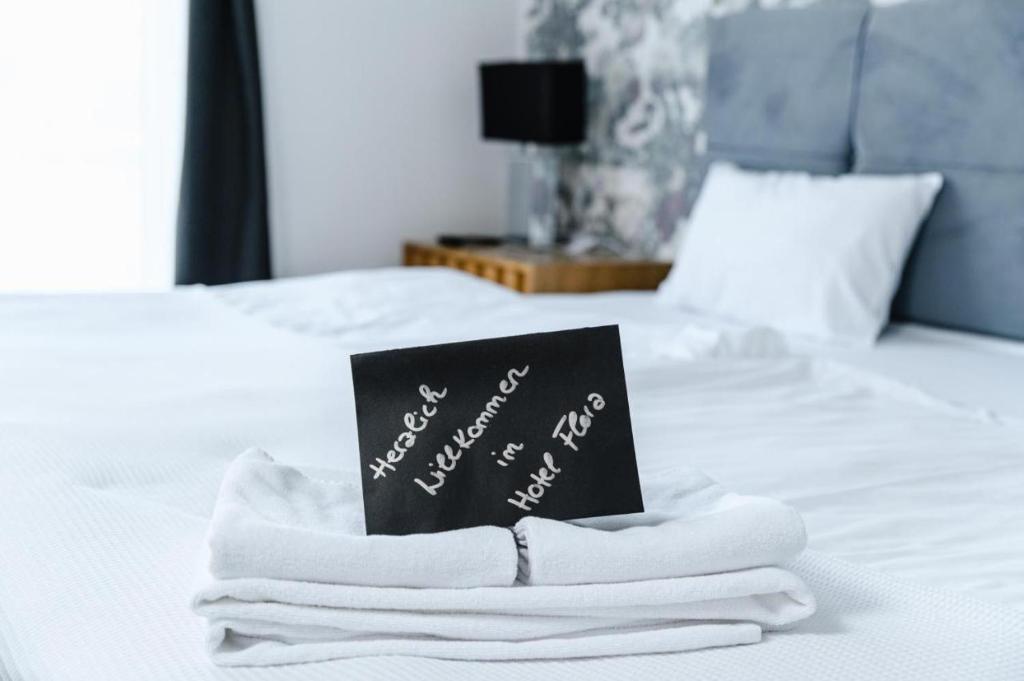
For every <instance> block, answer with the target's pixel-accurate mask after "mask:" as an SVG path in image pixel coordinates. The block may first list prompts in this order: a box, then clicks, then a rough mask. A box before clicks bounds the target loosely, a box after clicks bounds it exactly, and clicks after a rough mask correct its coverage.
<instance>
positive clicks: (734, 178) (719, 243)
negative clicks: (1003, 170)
mask: <svg viewBox="0 0 1024 681" xmlns="http://www.w3.org/2000/svg"><path fill="white" fill-rule="evenodd" d="M941 187H942V176H941V175H939V174H938V173H925V174H922V175H842V176H839V177H831V176H812V175H808V174H806V173H792V172H752V171H746V170H740V169H739V168H737V167H735V166H733V165H731V164H727V163H714V164H713V165H712V166H711V169H710V171H709V172H708V175H707V179H706V180H705V181H704V187H703V189H702V190H701V194H700V196H699V197H698V199H697V203H696V205H695V206H694V209H693V213H692V214H691V216H690V223H689V225H688V226H687V227H686V232H685V233H684V235H683V238H682V240H681V243H680V247H679V252H678V253H677V254H676V258H675V262H674V264H673V265H672V271H671V272H670V273H669V276H668V278H667V279H666V280H665V281H664V282H663V283H662V285H661V287H660V289H659V291H658V297H659V299H661V300H663V301H667V302H669V303H671V304H674V305H681V306H685V307H688V308H691V309H695V310H698V311H701V312H706V313H711V314H714V315H717V316H721V317H727V318H731V319H734V320H737V321H742V322H749V323H755V324H766V325H769V326H773V327H775V328H778V329H781V330H783V331H788V332H793V333H797V334H801V335H806V336H812V337H815V338H819V339H823V340H829V341H836V340H838V341H853V342H857V343H868V344H870V343H873V342H874V340H875V339H876V338H877V337H878V334H879V333H880V332H881V330H882V327H884V326H885V323H886V321H887V320H888V317H889V305H890V304H891V302H892V297H893V295H894V294H895V292H896V287H897V285H898V284H899V279H900V273H901V272H902V270H903V263H904V260H905V259H906V257H907V252H908V251H909V249H910V245H911V243H912V242H913V240H914V235H915V234H916V233H917V229H918V227H919V226H920V225H921V222H922V221H923V220H924V218H925V216H926V215H927V214H928V211H929V210H930V209H931V205H932V202H933V201H934V199H935V195H936V194H937V193H938V191H939V189H940V188H941Z"/></svg>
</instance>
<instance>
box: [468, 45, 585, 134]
mask: <svg viewBox="0 0 1024 681" xmlns="http://www.w3.org/2000/svg"><path fill="white" fill-rule="evenodd" d="M586 100H587V78H586V72H585V70H584V68H583V62H582V61H578V60H577V61H535V62H507V63H503V64H481V65H480V107H481V120H482V128H483V136H484V138H485V139H494V140H512V141H516V142H533V143H535V144H578V143H579V142H582V141H583V139H584V134H585V127H586V103H587V102H586Z"/></svg>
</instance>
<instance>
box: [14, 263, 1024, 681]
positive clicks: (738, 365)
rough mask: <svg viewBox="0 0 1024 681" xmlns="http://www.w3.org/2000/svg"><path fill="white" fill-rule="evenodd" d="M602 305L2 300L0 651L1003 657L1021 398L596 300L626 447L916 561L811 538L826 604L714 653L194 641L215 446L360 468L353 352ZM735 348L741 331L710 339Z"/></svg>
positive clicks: (720, 661) (831, 665)
mask: <svg viewBox="0 0 1024 681" xmlns="http://www.w3.org/2000/svg"><path fill="white" fill-rule="evenodd" d="M551 302H552V304H555V303H557V301H551ZM225 303H227V304H225ZM633 307H634V308H637V309H638V306H633ZM608 312H609V309H607V308H602V309H601V310H600V311H599V313H600V314H598V313H593V312H587V311H582V312H581V311H580V310H579V309H578V308H574V309H565V310H552V309H547V310H545V309H544V304H538V302H537V301H536V300H535V299H525V298H522V297H519V296H516V295H514V294H510V293H509V292H507V291H504V290H502V289H498V288H496V287H491V286H489V285H486V284H482V283H480V282H478V281H477V280H472V279H469V278H468V277H465V276H462V275H457V274H455V273H447V272H434V271H431V270H417V271H381V272H372V273H365V272H363V273H345V274H340V275H331V276H324V277H314V278H307V279H302V280H295V281H289V282H278V283H270V284H253V285H244V286H238V287H230V288H227V289H220V290H216V291H205V290H202V289H188V290H181V291H177V292H174V293H171V294H153V295H118V296H80V297H60V296H58V297H43V298H17V297H15V298H7V299H2V300H0V456H2V461H3V464H4V466H3V468H2V469H0V500H2V507H0V638H2V639H3V641H4V642H5V646H6V648H7V652H8V654H7V655H5V656H4V657H3V660H4V664H6V665H7V667H8V668H9V671H10V672H11V673H12V675H15V674H16V675H20V676H23V677H25V678H40V679H49V678H54V679H57V678H59V679H90V680H92V679H100V678H147V679H163V678H168V679H170V678H233V677H237V678H249V677H250V676H251V677H253V678H255V677H261V678H271V677H273V678H275V679H277V678H280V679H294V678H342V677H346V678H349V677H354V676H356V675H371V676H375V677H384V678H393V677H399V676H402V675H415V676H419V677H421V678H434V677H437V678H441V677H444V678H447V677H450V676H452V675H460V676H465V677H467V678H468V677H478V676H480V675H486V676H489V677H492V678H505V677H508V678H511V677H513V676H515V677H517V678H521V677H522V676H523V675H524V674H529V675H531V676H537V677H538V678H541V677H544V678H557V677H568V676H576V675H587V676H591V677H594V678H621V677H622V676H625V675H632V676H638V677H643V678H678V677H679V676H680V675H681V674H684V673H692V674H695V675H698V676H701V677H702V678H716V677H718V678H733V677H734V676H735V675H738V674H740V673H742V672H744V671H745V672H747V673H748V674H749V673H750V672H751V670H753V669H757V670H759V678H765V679H774V678H779V679H783V678H785V679H796V678H808V679H811V678H823V677H825V676H826V675H828V676H832V677H837V676H839V675H838V674H835V673H833V674H827V673H826V672H827V671H829V670H831V671H833V672H834V671H835V670H836V665H844V666H845V668H844V669H843V674H842V677H845V678H894V679H896V678H901V679H902V678H908V677H909V678H914V677H918V678H963V677H969V678H1005V679H1013V678H1017V676H1019V675H1021V674H1024V657H1022V656H1024V621H1022V618H1021V615H1020V612H1019V610H1018V611H1014V610H1013V609H1012V608H1008V607H1006V606H1007V605H1010V606H1016V607H1017V608H1021V606H1022V605H1024V587H1022V584H1021V575H1022V574H1024V509H1022V505H1021V503H1020V490H1021V489H1024V455H1022V447H1021V445H1022V443H1024V428H1022V427H1021V426H1020V424H1018V423H1016V422H1015V421H1012V420H1005V419H1003V420H1001V419H996V418H992V417H991V416H990V415H989V414H987V413H983V412H978V411H976V410H969V409H961V408H958V407H954V406H952V405H950V404H948V403H947V402H944V401H941V400H937V399H935V398H932V397H929V396H927V395H926V394H924V393H922V392H920V391H918V390H916V389H913V388H909V387H906V386H904V385H901V384H898V383H894V382H892V381H890V380H887V379H881V378H878V377H877V376H872V375H868V374H865V373H864V372H862V371H859V370H851V369H849V368H844V367H843V366H841V365H838V364H836V363H834V362H830V361H813V360H808V359H804V358H799V357H787V356H784V355H782V353H780V352H779V348H778V347H776V346H775V345H774V344H773V342H772V339H771V337H770V335H767V336H763V337H761V338H760V340H758V339H757V338H755V341H756V342H750V337H749V334H744V333H743V332H741V331H736V330H734V329H733V330H729V331H728V333H727V334H726V335H720V336H716V335H715V334H714V333H711V332H709V331H706V330H705V331H703V332H694V331H693V329H692V327H688V326H686V325H685V324H683V325H679V324H675V323H668V324H667V323H665V322H664V320H660V319H647V320H644V319H633V318H631V317H628V316H627V315H626V314H625V313H624V312H623V313H621V314H618V315H613V316H616V317H617V320H618V321H621V322H622V324H623V337H624V347H625V352H626V355H627V367H628V373H627V380H628V383H629V390H630V399H631V406H632V411H633V414H634V429H635V433H636V441H637V450H638V458H639V463H640V467H641V469H642V470H643V471H645V472H646V473H647V474H651V473H656V472H657V470H658V468H659V467H661V466H668V465H678V463H680V462H688V463H692V464H694V465H697V466H700V467H702V468H704V469H705V470H707V471H708V472H709V473H710V474H711V475H713V476H714V477H716V478H718V479H719V480H720V481H721V482H722V483H723V484H725V485H727V486H729V487H732V488H734V489H736V490H737V491H741V492H748V493H754V494H766V495H769V496H776V497H778V498H782V499H784V500H787V501H789V502H791V503H794V504H795V505H796V506H797V507H798V508H800V510H801V511H802V512H803V514H804V516H805V519H806V521H807V523H808V528H809V533H810V538H811V544H812V546H814V547H817V548H819V549H824V550H826V551H829V552H831V553H834V554H837V555H839V556H841V557H845V558H849V559H851V560H853V561H855V562H860V563H862V564H865V565H868V566H873V567H879V568H881V569H882V570H883V571H885V572H887V573H889V574H892V575H896V576H897V577H898V578H909V579H910V580H913V581H916V582H923V583H926V584H928V585H930V586H922V587H907V586H905V585H902V584H901V583H900V582H899V581H898V580H896V581H893V580H891V579H889V578H888V577H885V576H883V575H882V574H877V573H874V572H870V571H865V572H860V571H858V569H857V568H853V567H851V566H847V565H845V564H843V563H836V562H834V561H833V560H831V559H826V558H822V557H819V556H815V555H811V556H809V557H808V558H806V559H805V561H804V562H803V563H802V564H801V565H800V566H799V569H800V570H801V571H802V572H803V574H804V575H805V576H806V577H807V578H808V579H809V580H810V582H811V584H812V586H813V587H814V588H816V590H817V591H818V595H819V597H820V599H821V601H822V606H823V607H822V615H821V616H820V617H816V618H815V619H814V621H812V622H811V623H809V624H808V625H807V626H806V627H802V628H801V629H800V630H799V631H798V632H795V633H791V634H785V635H778V636H774V635H773V636H770V637H769V640H767V641H766V642H764V643H762V644H759V645H757V646H751V647H748V648H740V649H733V650H728V651H716V652H711V653H708V654H704V653H698V654H684V655H674V656H648V657H644V658H636V659H633V658H630V659H607V660H590V661H580V662H578V663H545V664H540V663H536V664H535V663H529V664H526V665H522V664H518V665H503V664H497V665H496V664H488V665H484V666H477V665H466V664H457V663H445V662H437V661H432V662H426V661H422V660H410V659H394V658H377V659H373V660H359V661H350V662H348V663H345V664H333V663H332V664H328V665H316V666H306V667H297V668H290V669H279V670H260V671H249V670H219V669H216V668H213V667H212V666H211V665H210V664H209V662H208V661H207V660H205V658H204V657H203V653H202V642H201V641H202V625H201V623H200V622H199V621H198V620H197V619H196V618H195V617H194V616H192V615H191V614H190V613H189V612H188V605H187V603H188V596H189V591H190V589H191V574H192V573H193V566H192V564H191V560H192V557H193V556H194V555H195V554H196V552H197V546H198V545H199V544H200V542H201V541H202V536H203V532H204V531H205V524H206V519H207V518H208V517H209V513H210V510H211V507H212V503H213V500H214V498H215V495H216V489H217V485H218V483H219V478H220V475H221V472H222V470H223V467H224V466H225V465H226V463H227V462H228V461H229V460H230V459H231V458H232V457H234V456H235V455H236V454H237V453H238V452H240V451H241V450H242V449H244V448H245V447H247V446H250V445H258V446H261V447H263V448H265V449H267V450H268V451H270V452H272V453H273V454H274V455H275V456H277V457H278V458H281V459H282V460H286V461H289V462H294V463H298V464H303V463H305V464H311V465H317V466H335V467H342V468H352V467H354V466H355V465H356V461H357V458H356V454H355V452H356V449H355V429H354V424H353V421H354V415H353V406H352V399H351V388H350V374H349V366H348V353H349V352H353V351H357V350H365V349H371V348H379V347H395V346H399V345H404V344H411V343H423V342H435V341H440V340H454V339H456V338H463V337H473V336H477V337H480V336H487V335H494V334H498V333H510V332H515V331H526V330H539V329H544V328H565V327H570V326H576V325H582V324H586V323H598V322H601V321H606V320H605V319H603V318H601V315H602V314H606V313H608ZM637 314H640V313H639V312H637ZM268 321H269V322H271V323H269V324H268V323H267V322H268ZM275 327H276V328H275ZM730 334H732V335H730ZM730 354H731V355H734V356H736V355H746V356H745V357H734V358H733V359H732V360H730V361H721V360H720V359H713V357H717V356H722V355H730ZM931 587H939V588H940V589H943V591H931V590H930V588H931ZM950 592H960V595H958V594H956V593H950ZM979 598H980V599H986V600H988V601H989V602H990V603H991V604H986V603H983V602H981V601H976V600H975V599H979ZM1018 642H1019V643H1020V645H1017V643H1018ZM2 647H3V646H0V648H2ZM908 650H910V651H912V652H911V653H909V654H908V652H907V651H908ZM0 654H2V653H0ZM968 672H970V673H968ZM15 678H17V676H15Z"/></svg>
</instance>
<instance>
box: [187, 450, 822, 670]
mask: <svg viewBox="0 0 1024 681" xmlns="http://www.w3.org/2000/svg"><path fill="white" fill-rule="evenodd" d="M643 490H644V499H645V505H646V507H647V509H648V510H647V511H646V512H645V513H642V514H630V515H622V516H608V517H601V518H590V519H585V520H580V521H573V523H575V524H572V525H570V524H568V523H564V522H560V521H553V520H546V519H540V518H526V519H524V520H523V521H521V522H520V523H519V524H518V525H517V528H516V531H517V532H518V534H519V536H520V537H521V539H522V541H521V542H520V543H521V544H522V545H521V546H520V547H519V549H518V551H517V547H516V543H515V541H514V538H513V533H512V532H510V531H509V530H508V529H505V528H495V527H483V528H474V529H470V530H458V531H454V532H442V533H437V534H430V535H407V536H403V537H386V536H370V537H367V536H365V533H364V530H363V525H362V515H361V510H362V506H361V503H360V497H359V490H358V483H354V482H344V481H330V480H314V479H311V478H309V477H307V476H305V475H303V474H302V473H300V472H299V471H297V470H295V469H292V468H290V467H287V466H282V465H280V464H277V463H275V462H274V461H273V459H271V458H270V456H268V455H267V454H266V453H264V452H262V451H260V450H249V451H248V452H246V453H244V454H243V455H241V456H240V457H239V458H238V459H237V460H236V461H235V463H234V464H232V466H231V468H230V469H229V471H228V474H227V476H226V477H225V480H224V483H223V484H222V487H221V491H220V497H219V498H218V501H217V505H216V510H215V513H214V518H213V520H212V522H211V529H210V534H209V549H210V557H209V559H208V560H207V561H206V562H205V563H204V567H203V570H202V584H201V585H200V587H199V589H198V591H197V594H196V596H195V598H194V599H193V603H192V607H193V609H194V610H195V611H196V612H197V613H198V614H200V615H202V616H203V617H205V618H206V619H207V620H208V622H209V635H208V645H209V650H210V654H211V656H212V658H213V659H214V661H216V662H217V663H218V664H222V665H229V666H232V665H272V664H287V663H297V662H312V661H317V660H327V659H333V658H340V657H355V656H364V655H380V654H391V655H399V654H404V655H422V656H431V657H443V658H455V659H481V660H491V659H540V658H571V657H590V656H595V655H625V654H636V653H653V652H668V651H682V650H693V649H697V648H707V647H712V646H723V645H735V644H740V643H753V642H756V641H758V640H760V636H761V631H762V628H765V627H771V628H779V627H785V626H787V625H789V624H792V623H793V622H796V621H798V620H800V619H803V618H805V617H807V616H808V615H810V614H811V613H812V612H813V611H814V599H813V597H812V596H811V594H810V593H809V592H808V590H807V588H806V587H805V586H804V584H803V583H802V582H801V581H800V579H799V578H797V577H796V576H794V575H792V574H791V573H789V572H787V571H786V570H783V569H780V568H777V567H763V566H767V565H770V564H772V563H776V562H779V561H782V560H786V559H788V558H790V557H792V556H793V555H795V554H796V553H797V552H799V551H800V550H801V549H802V548H803V544H804V531H803V525H802V523H801V521H800V518H799V516H797V515H796V513H795V512H794V511H792V510H791V509H789V508H787V507H785V506H783V505H781V504H778V503H776V502H772V501H770V500H766V499H756V498H751V497H741V496H739V495H735V494H729V493H726V492H725V491H724V490H723V489H722V488H721V487H719V486H718V485H716V484H715V483H713V482H712V481H711V480H709V479H708V478H707V477H705V476H704V475H703V474H701V473H699V472H697V471H693V470H691V469H677V470H672V471H667V472H662V473H659V474H658V475H657V476H655V477H654V478H653V479H652V480H651V481H650V482H647V483H645V484H644V486H643ZM519 551H521V552H522V553H523V555H524V556H525V557H526V559H525V560H524V564H523V565H522V566H520V572H521V575H520V582H521V583H517V584H515V585H513V581H514V579H515V572H516V562H517V557H518V555H519ZM488 582H489V583H490V584H492V585H491V586H487V585H485V584H487V583H488ZM522 582H525V583H522ZM472 586H475V587H476V588H466V587H472ZM413 587H421V588H413ZM426 587H434V588H426ZM453 587H456V588H453Z"/></svg>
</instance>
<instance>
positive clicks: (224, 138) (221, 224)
mask: <svg viewBox="0 0 1024 681" xmlns="http://www.w3.org/2000/svg"><path fill="white" fill-rule="evenodd" d="M269 242H270V237H269V228H268V224H267V183H266V169H265V167H264V159H263V112H262V105H261V94H260V67H259V56H258V50H257V40H256V16H255V10H254V8H253V0H191V2H190V6H189V21H188V99H187V102H186V105H185V153H184V161H183V165H182V175H181V196H180V200H179V205H178V240H177V267H176V269H177V272H176V277H175V279H176V281H177V283H179V284H196V283H202V284H227V283H231V282H235V281H249V280H253V279H269V278H270V243H269Z"/></svg>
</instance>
